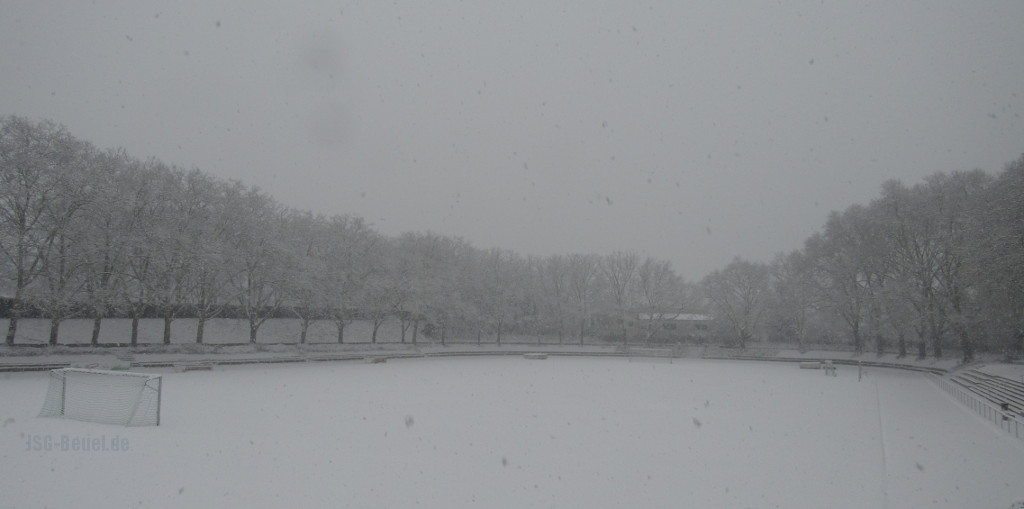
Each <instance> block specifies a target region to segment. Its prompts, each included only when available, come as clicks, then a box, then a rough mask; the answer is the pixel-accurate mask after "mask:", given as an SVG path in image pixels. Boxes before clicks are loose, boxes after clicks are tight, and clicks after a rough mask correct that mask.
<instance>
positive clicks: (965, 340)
mask: <svg viewBox="0 0 1024 509" xmlns="http://www.w3.org/2000/svg"><path fill="white" fill-rule="evenodd" d="M956 329H957V336H959V337H960V350H961V351H962V352H963V359H962V360H963V363H964V364H967V363H968V362H973V361H974V341H973V340H972V339H971V335H970V334H968V332H967V327H965V326H963V325H957V326H956Z"/></svg>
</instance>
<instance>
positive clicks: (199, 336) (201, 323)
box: [196, 311, 206, 345]
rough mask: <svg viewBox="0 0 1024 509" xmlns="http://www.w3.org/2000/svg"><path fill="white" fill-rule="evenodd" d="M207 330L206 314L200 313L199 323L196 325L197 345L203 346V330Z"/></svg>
mask: <svg viewBox="0 0 1024 509" xmlns="http://www.w3.org/2000/svg"><path fill="white" fill-rule="evenodd" d="M205 328H206V312H205V311H201V312H200V313H199V323H198V324H196V344H197V345H201V344H203V330H204V329H205Z"/></svg>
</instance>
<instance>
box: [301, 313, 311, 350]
mask: <svg viewBox="0 0 1024 509" xmlns="http://www.w3.org/2000/svg"><path fill="white" fill-rule="evenodd" d="M308 331H309V317H306V316H304V317H302V324H301V325H300V328H299V344H300V345H304V344H306V333H307V332H308Z"/></svg>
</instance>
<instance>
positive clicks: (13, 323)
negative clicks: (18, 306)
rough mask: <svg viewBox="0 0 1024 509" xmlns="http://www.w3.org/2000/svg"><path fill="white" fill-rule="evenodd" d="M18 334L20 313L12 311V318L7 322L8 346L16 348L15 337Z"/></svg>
mask: <svg viewBox="0 0 1024 509" xmlns="http://www.w3.org/2000/svg"><path fill="white" fill-rule="evenodd" d="M17 332H18V312H17V311H14V310H12V311H11V317H10V318H9V319H8V320H7V339H6V341H5V342H6V343H7V346H14V335H15V334H16V333H17Z"/></svg>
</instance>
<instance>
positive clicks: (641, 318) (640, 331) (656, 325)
mask: <svg viewBox="0 0 1024 509" xmlns="http://www.w3.org/2000/svg"><path fill="white" fill-rule="evenodd" d="M598 321H599V323H600V325H601V326H602V328H603V329H604V331H605V336H606V338H607V339H610V340H614V339H616V338H621V336H622V330H623V328H625V329H626V331H628V334H629V337H630V341H640V342H651V343H684V342H689V343H703V342H704V341H705V340H706V339H707V337H708V334H709V329H710V325H711V316H710V315H707V314H704V313H692V312H689V313H684V312H676V311H654V312H652V311H649V310H642V311H632V312H629V313H628V314H627V315H626V316H620V317H615V316H614V315H612V316H607V315H606V316H602V317H600V318H599V320H598Z"/></svg>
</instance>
